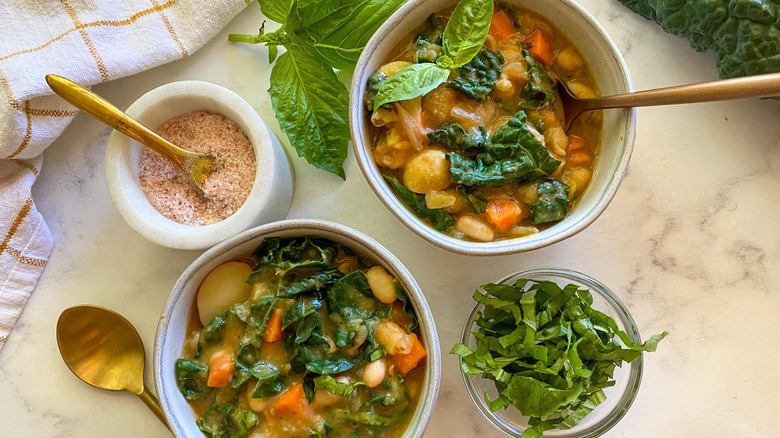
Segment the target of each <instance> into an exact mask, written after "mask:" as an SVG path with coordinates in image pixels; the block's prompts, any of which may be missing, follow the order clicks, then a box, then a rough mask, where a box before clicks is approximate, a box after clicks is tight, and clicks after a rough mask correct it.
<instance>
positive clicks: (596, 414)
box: [460, 268, 643, 438]
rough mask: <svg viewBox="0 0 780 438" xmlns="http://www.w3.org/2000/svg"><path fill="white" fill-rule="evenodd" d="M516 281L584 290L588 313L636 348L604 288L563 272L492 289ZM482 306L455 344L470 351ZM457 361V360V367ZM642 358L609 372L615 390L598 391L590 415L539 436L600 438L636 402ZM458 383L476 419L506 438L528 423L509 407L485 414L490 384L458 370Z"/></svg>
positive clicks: (540, 272)
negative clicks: (599, 399)
mask: <svg viewBox="0 0 780 438" xmlns="http://www.w3.org/2000/svg"><path fill="white" fill-rule="evenodd" d="M521 278H527V279H530V280H535V281H552V282H554V283H557V284H558V285H559V286H561V287H563V286H565V285H567V284H576V285H577V286H578V287H580V288H584V289H588V290H590V292H591V294H592V295H593V308H594V309H596V310H599V311H601V312H603V313H604V314H606V315H607V316H609V317H611V318H613V319H614V320H615V322H616V323H617V325H618V327H619V328H620V330H623V331H625V332H626V333H627V334H628V336H629V337H630V338H631V340H632V341H634V342H635V343H639V342H640V336H639V330H637V328H636V324H634V320H633V319H632V318H631V315H630V314H629V313H628V309H626V307H625V306H624V305H623V303H621V302H620V300H619V299H618V297H617V296H616V295H615V293H614V292H612V291H611V290H609V289H608V288H607V287H606V286H604V285H603V284H601V283H599V282H598V281H596V280H594V279H593V278H591V277H588V276H587V275H585V274H582V273H579V272H576V271H571V270H568V269H556V268H537V269H530V270H526V271H521V272H518V273H516V274H511V275H509V276H507V277H504V278H502V279H500V280H499V281H497V282H496V283H498V284H514V283H515V282H516V281H517V280H519V279H521ZM483 307H484V306H483V305H482V304H477V305H476V306H475V307H474V310H472V311H471V314H470V315H469V317H468V319H467V320H466V324H465V326H464V327H463V333H462V335H461V342H462V343H463V344H465V345H466V346H468V347H469V348H470V349H472V350H473V349H474V348H476V340H475V338H474V336H473V335H472V332H473V331H475V330H477V327H476V326H475V324H474V317H475V316H476V315H477V312H479V311H481V310H482V308H483ZM462 362H463V360H462V359H460V364H462ZM642 364H643V356H639V357H638V358H637V359H635V360H634V361H633V362H631V363H630V364H626V363H623V364H622V365H623V366H621V367H616V368H615V372H614V376H613V378H614V380H615V386H613V387H610V388H606V389H604V393H605V394H606V396H607V399H606V400H605V401H604V402H603V403H602V404H600V405H599V406H598V407H597V408H596V409H594V410H593V412H591V413H590V414H588V415H586V416H585V417H584V418H583V419H582V420H581V421H580V422H579V424H577V425H576V426H575V427H573V428H571V429H565V430H564V429H551V430H548V431H545V432H544V436H545V437H567V438H574V437H576V438H586V437H587V438H593V437H598V436H601V435H603V434H604V433H606V432H607V431H608V430H609V429H611V428H612V426H614V425H615V424H617V422H618V421H620V419H621V418H623V416H624V415H625V414H626V412H628V408H629V407H631V404H632V403H633V401H634V398H635V397H636V394H637V392H638V390H639V383H640V381H641V380H642ZM461 376H462V377H463V383H465V384H466V389H467V390H468V393H469V396H470V397H471V401H473V402H474V406H476V407H477V410H479V412H480V414H482V416H483V417H485V419H486V420H487V421H488V422H489V423H490V424H491V425H493V427H495V428H496V429H498V430H500V431H501V432H503V433H504V434H506V435H508V436H511V437H519V436H520V435H522V434H523V431H524V430H525V428H527V427H528V417H525V416H523V415H521V414H520V411H519V410H517V409H516V408H515V407H514V406H508V407H507V408H506V409H499V410H498V411H496V412H490V409H489V408H488V405H487V402H486V401H485V394H486V393H487V394H488V395H489V396H490V399H491V400H493V399H495V398H496V397H497V396H498V392H497V391H496V388H495V385H494V382H493V381H492V380H488V379H485V378H482V376H480V375H471V374H466V373H465V372H464V371H463V368H462V367H461Z"/></svg>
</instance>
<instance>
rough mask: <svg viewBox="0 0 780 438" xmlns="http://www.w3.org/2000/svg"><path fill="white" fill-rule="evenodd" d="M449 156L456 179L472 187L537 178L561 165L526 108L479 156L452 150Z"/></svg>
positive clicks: (491, 185) (454, 180)
mask: <svg viewBox="0 0 780 438" xmlns="http://www.w3.org/2000/svg"><path fill="white" fill-rule="evenodd" d="M447 159H448V160H450V172H451V173H452V182H454V183H457V184H463V185H466V186H472V187H495V186H503V185H506V184H509V183H511V182H520V183H523V182H530V181H536V180H538V179H540V178H545V177H547V176H549V175H550V174H552V173H553V172H555V171H556V170H557V169H558V166H560V164H561V162H560V161H558V160H556V159H555V158H553V156H552V155H551V154H550V152H549V151H548V150H547V148H546V147H545V146H544V145H543V144H542V143H541V142H540V141H539V140H537V138H536V137H535V136H534V134H533V132H531V130H530V129H529V128H528V125H526V115H525V112H523V111H518V112H517V114H515V115H514V117H512V118H511V119H509V121H508V122H507V123H506V125H504V126H502V127H501V128H499V129H498V130H497V131H496V132H495V133H494V134H493V136H492V137H491V138H490V143H489V145H488V148H487V150H486V151H485V152H483V153H481V154H479V155H477V157H476V159H471V158H467V157H464V156H462V155H460V154H457V153H455V152H448V153H447Z"/></svg>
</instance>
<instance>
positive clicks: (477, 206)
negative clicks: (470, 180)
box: [455, 184, 488, 213]
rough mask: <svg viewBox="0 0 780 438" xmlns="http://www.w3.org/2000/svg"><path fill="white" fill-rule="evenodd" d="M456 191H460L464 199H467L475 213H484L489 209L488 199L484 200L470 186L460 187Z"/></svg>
mask: <svg viewBox="0 0 780 438" xmlns="http://www.w3.org/2000/svg"><path fill="white" fill-rule="evenodd" d="M455 190H457V191H458V193H460V194H461V195H463V197H464V198H466V202H467V203H468V204H469V206H470V207H471V209H472V210H474V213H484V212H485V209H486V208H487V205H488V201H487V199H485V198H483V197H482V195H480V194H479V193H477V192H476V190H474V189H472V188H471V187H469V186H464V185H462V184H461V185H459V186H458V187H456V188H455Z"/></svg>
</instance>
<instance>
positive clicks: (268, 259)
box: [246, 237, 337, 283]
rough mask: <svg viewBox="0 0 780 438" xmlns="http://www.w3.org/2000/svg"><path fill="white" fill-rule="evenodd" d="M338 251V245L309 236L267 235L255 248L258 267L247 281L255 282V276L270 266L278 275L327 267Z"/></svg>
mask: <svg viewBox="0 0 780 438" xmlns="http://www.w3.org/2000/svg"><path fill="white" fill-rule="evenodd" d="M336 252H337V248H336V246H335V245H334V244H333V243H331V242H328V241H324V240H318V239H312V238H309V237H296V238H291V239H279V238H278V237H267V238H265V239H263V241H262V242H260V245H258V247H257V249H256V250H255V257H256V258H257V259H258V264H257V268H256V269H255V271H254V272H253V273H252V274H251V275H249V277H248V278H247V280H246V281H247V283H252V282H254V280H255V278H257V276H258V275H260V274H261V273H262V271H263V270H264V269H265V268H269V267H270V268H274V269H275V272H276V274H277V275H284V274H285V273H287V272H290V271H292V270H293V269H296V268H302V267H320V268H327V267H328V266H330V261H331V260H332V259H333V257H334V256H335V255H336Z"/></svg>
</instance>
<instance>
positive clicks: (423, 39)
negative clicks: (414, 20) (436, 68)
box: [369, 14, 444, 111]
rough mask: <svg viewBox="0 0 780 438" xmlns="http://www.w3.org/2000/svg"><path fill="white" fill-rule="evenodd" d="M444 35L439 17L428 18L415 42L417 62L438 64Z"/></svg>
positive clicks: (431, 16) (434, 15)
mask: <svg viewBox="0 0 780 438" xmlns="http://www.w3.org/2000/svg"><path fill="white" fill-rule="evenodd" d="M442 33H444V26H442V24H441V20H440V19H439V16H438V15H436V14H431V15H430V16H428V20H427V21H426V22H425V30H424V31H423V32H422V33H421V34H420V35H418V36H417V41H416V42H415V47H416V51H415V55H414V56H415V60H416V61H415V62H436V60H437V59H438V58H439V56H441V51H442V47H441V44H442ZM369 111H370V110H369Z"/></svg>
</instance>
